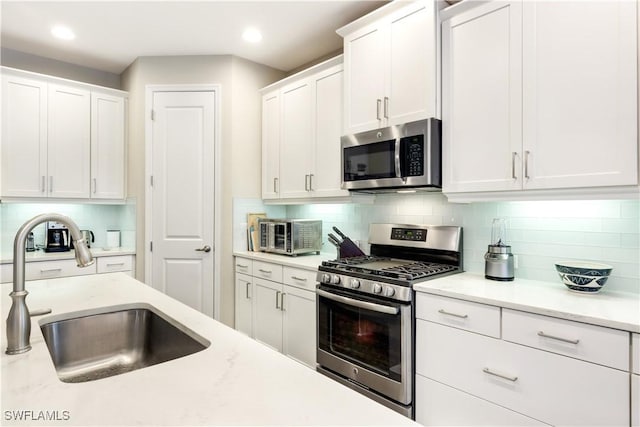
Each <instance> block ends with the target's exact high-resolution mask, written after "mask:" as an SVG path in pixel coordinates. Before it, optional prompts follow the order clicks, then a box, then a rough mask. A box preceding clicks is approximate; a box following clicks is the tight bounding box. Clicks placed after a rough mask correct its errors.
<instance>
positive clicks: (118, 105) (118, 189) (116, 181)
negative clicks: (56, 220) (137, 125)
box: [91, 93, 126, 199]
mask: <svg viewBox="0 0 640 427" xmlns="http://www.w3.org/2000/svg"><path fill="white" fill-rule="evenodd" d="M123 117H125V100H124V98H122V97H118V96H111V95H106V94H102V93H92V94H91V198H92V199H124V195H125V176H126V173H125V170H124V168H125V163H126V162H125V126H124V120H123Z"/></svg>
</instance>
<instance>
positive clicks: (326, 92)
mask: <svg viewBox="0 0 640 427" xmlns="http://www.w3.org/2000/svg"><path fill="white" fill-rule="evenodd" d="M342 88H343V85H342V57H336V58H333V59H330V60H328V61H326V62H324V63H322V64H319V65H317V66H315V67H312V68H310V69H308V70H305V71H303V72H301V73H300V74H298V75H295V76H292V77H289V78H287V79H285V80H283V81H281V82H278V83H275V84H274V85H272V86H269V87H268V88H266V89H265V90H264V91H263V96H262V198H263V199H265V200H273V199H288V200H289V199H312V198H316V197H343V196H348V195H349V192H348V191H346V190H342V189H341V188H340V184H341V179H340V177H341V175H340V174H341V160H340V136H341V135H342Z"/></svg>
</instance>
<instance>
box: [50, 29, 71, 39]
mask: <svg viewBox="0 0 640 427" xmlns="http://www.w3.org/2000/svg"><path fill="white" fill-rule="evenodd" d="M51 34H53V35H54V37H57V38H59V39H62V40H73V39H75V38H76V35H75V33H74V32H73V31H72V30H71V28H69V27H65V26H64V25H56V26H54V27H53V28H52V29H51Z"/></svg>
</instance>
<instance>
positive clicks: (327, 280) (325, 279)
mask: <svg viewBox="0 0 640 427" xmlns="http://www.w3.org/2000/svg"><path fill="white" fill-rule="evenodd" d="M322 283H331V275H330V274H327V273H324V274H323V275H322Z"/></svg>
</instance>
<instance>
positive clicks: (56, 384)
mask: <svg viewBox="0 0 640 427" xmlns="http://www.w3.org/2000/svg"><path fill="white" fill-rule="evenodd" d="M26 287H27V290H28V291H29V296H28V297H27V305H28V306H29V308H30V309H32V310H35V309H38V308H51V309H52V310H53V312H52V314H51V315H49V316H52V315H59V314H62V313H67V312H74V311H79V310H86V309H91V308H98V307H105V306H111V305H118V304H127V303H148V304H150V305H152V306H154V307H155V308H157V309H158V310H159V311H161V312H163V313H165V314H166V315H168V316H169V317H172V318H173V319H175V320H176V321H178V322H180V323H182V324H183V325H185V326H187V327H188V328H190V329H191V330H193V331H194V332H195V333H197V334H199V335H200V336H202V337H204V338H206V339H207V340H209V341H210V342H211V345H210V346H209V347H208V348H207V349H206V350H203V351H201V352H198V353H195V354H192V355H190V356H186V357H183V358H180V359H176V360H173V361H169V362H166V363H162V364H159V365H155V366H151V367H147V368H143V369H140V370H137V371H133V372H129V373H126V374H122V375H117V376H114V377H110V378H104V379H101V380H97V381H91V382H85V383H77V384H70V383H63V382H61V381H60V380H59V379H58V377H57V375H56V372H55V368H54V367H53V363H52V361H51V358H50V356H49V353H48V350H47V347H46V344H45V342H44V339H43V336H42V332H41V330H40V328H39V323H42V322H46V321H47V317H48V316H43V317H35V318H33V320H32V332H31V344H32V345H33V349H32V350H31V351H29V352H27V353H24V354H21V355H15V356H8V355H6V354H4V350H5V349H6V326H5V322H4V319H5V318H6V316H7V313H8V310H9V307H10V303H11V300H10V298H9V296H8V295H9V292H10V290H11V284H10V283H7V284H4V285H2V297H1V298H2V306H1V307H2V319H1V320H2V336H1V338H0V345H1V346H2V356H1V358H2V379H1V382H2V395H1V396H2V397H1V399H2V425H64V426H68V425H76V426H78V425H82V426H93V425H108V426H121V425H128V426H132V425H148V426H161V425H173V426H179V425H188V426H195V425H240V424H242V425H416V424H415V423H413V421H411V420H409V419H408V418H405V417H403V416H401V415H399V414H397V413H395V412H393V411H392V410H390V409H388V408H386V407H383V406H382V405H379V404H378V403H376V402H374V401H372V400H370V399H368V398H366V397H364V396H362V395H360V394H358V393H356V392H355V391H353V390H350V389H349V388H347V387H344V386H342V385H340V384H338V383H337V382H335V381H333V380H330V379H329V378H326V377H324V376H323V375H321V374H319V373H317V372H315V371H314V370H312V369H309V368H308V367H306V366H304V365H302V364H300V363H298V362H296V361H294V360H292V359H290V358H288V357H286V356H284V355H282V354H280V353H278V352H276V351H274V350H272V349H270V348H268V347H267V346H265V345H263V344H260V343H258V342H256V341H254V340H252V339H251V338H249V337H246V336H244V335H242V334H241V333H239V332H237V331H235V330H233V329H231V328H229V327H227V326H225V325H223V324H222V323H219V322H217V321H215V320H213V319H211V318H209V317H207V316H205V315H204V314H202V313H200V312H198V311H196V310H193V309H191V308H189V307H187V306H185V305H183V304H182V303H180V302H178V301H176V300H174V299H172V298H169V297H168V296H166V295H164V294H162V293H160V292H158V291H156V290H154V289H152V288H151V287H149V286H147V285H145V284H143V283H141V282H138V281H136V280H135V279H133V278H131V277H129V276H127V275H126V274H124V273H111V274H98V275H91V276H76V277H68V278H60V279H53V280H39V281H31V282H27V286H26ZM15 411H23V412H22V413H24V411H32V414H33V415H32V416H33V417H35V416H38V415H39V414H40V413H41V411H50V413H51V414H53V415H56V416H57V417H58V418H60V419H62V420H61V421H55V420H54V421H46V422H43V421H32V420H27V421H24V422H17V421H15V419H14V415H13V414H16V413H17V412H15ZM53 411H57V412H56V413H53ZM65 411H66V412H65ZM64 418H68V419H67V420H64Z"/></svg>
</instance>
